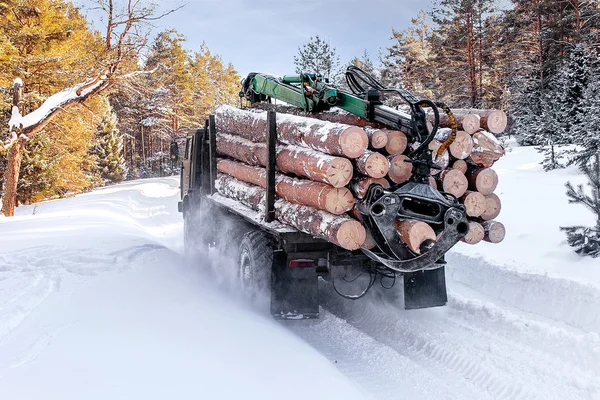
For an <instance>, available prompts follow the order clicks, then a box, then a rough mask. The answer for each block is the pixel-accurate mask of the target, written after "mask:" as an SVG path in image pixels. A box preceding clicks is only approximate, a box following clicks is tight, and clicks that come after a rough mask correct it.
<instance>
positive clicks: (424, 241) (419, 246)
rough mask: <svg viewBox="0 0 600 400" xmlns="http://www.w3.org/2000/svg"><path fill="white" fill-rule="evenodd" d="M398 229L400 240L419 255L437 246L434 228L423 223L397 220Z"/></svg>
mask: <svg viewBox="0 0 600 400" xmlns="http://www.w3.org/2000/svg"><path fill="white" fill-rule="evenodd" d="M396 229H397V230H398V233H399V234H400V240H402V242H404V244H406V246H407V247H408V248H409V249H411V250H412V251H413V252H415V253H417V254H421V252H425V251H427V250H428V249H429V248H430V247H431V246H433V244H435V240H436V236H435V232H434V230H433V228H432V227H431V226H429V225H428V224H427V223H425V222H423V221H415V220H410V219H405V220H401V219H396Z"/></svg>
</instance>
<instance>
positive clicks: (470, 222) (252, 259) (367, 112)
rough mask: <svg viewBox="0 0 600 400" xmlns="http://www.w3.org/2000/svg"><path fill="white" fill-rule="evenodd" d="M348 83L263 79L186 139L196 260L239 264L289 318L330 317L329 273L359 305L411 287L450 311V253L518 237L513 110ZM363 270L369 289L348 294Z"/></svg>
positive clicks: (188, 242)
mask: <svg viewBox="0 0 600 400" xmlns="http://www.w3.org/2000/svg"><path fill="white" fill-rule="evenodd" d="M346 78H347V82H348V86H349V89H348V90H340V89H338V88H336V87H335V86H333V85H331V84H329V83H328V82H327V80H324V79H322V78H321V77H320V76H319V75H316V74H301V75H299V76H291V77H290V76H284V77H283V78H274V77H271V76H268V75H264V74H257V73H252V74H250V75H249V76H248V77H247V78H246V79H245V80H244V81H243V84H242V90H241V92H240V97H241V98H242V99H243V100H244V101H245V102H246V103H247V104H246V106H245V107H233V106H226V105H223V106H219V107H217V109H216V111H215V113H214V114H212V115H210V116H209V118H208V120H207V121H206V123H205V125H204V127H201V128H199V129H195V130H194V131H193V132H192V133H191V134H190V135H189V136H188V137H187V139H186V144H185V152H184V156H183V161H182V168H181V176H180V179H181V185H180V186H181V201H180V203H179V210H180V211H181V212H182V213H183V219H184V241H185V248H186V252H188V253H194V252H196V251H204V250H206V249H208V248H209V247H216V248H217V249H219V250H220V251H221V252H223V253H224V254H226V255H229V256H233V258H234V259H235V262H236V270H237V276H238V277H239V279H240V282H241V286H242V288H244V290H259V291H261V292H262V293H266V294H268V295H269V296H270V308H271V314H272V315H273V316H274V317H275V318H298V319H299V318H315V317H318V313H319V302H318V301H319V296H318V291H319V279H320V278H321V279H323V280H325V281H328V282H330V283H331V285H329V287H331V288H332V289H333V290H335V291H336V292H337V293H338V294H340V295H341V296H343V297H346V298H349V299H359V298H361V297H363V296H364V295H365V294H366V293H367V292H368V291H369V289H370V288H371V287H372V286H373V285H374V284H375V282H378V281H379V282H381V283H382V286H384V287H386V288H389V287H391V286H394V285H393V283H395V282H402V283H401V286H402V287H403V289H404V290H403V299H404V307H405V308H406V309H419V308H426V307H436V306H443V305H445V304H446V302H447V295H446V284H445V275H444V274H445V269H444V265H445V259H444V255H445V253H446V252H447V251H448V250H449V249H450V248H452V247H453V246H454V245H455V244H456V243H457V242H459V241H461V240H462V241H463V242H465V243H468V244H476V243H478V242H481V241H484V240H485V241H487V242H492V243H498V242H500V241H502V239H503V238H504V234H505V231H504V226H503V225H502V224H501V223H500V222H498V221H495V218H496V217H497V216H498V214H499V212H500V200H499V198H498V196H496V195H495V194H494V193H493V192H494V189H495V188H496V185H497V183H498V177H497V174H496V173H495V172H494V171H493V170H492V169H491V168H490V167H491V165H492V164H493V163H494V162H495V161H496V160H498V159H499V158H500V156H502V154H503V149H502V147H501V146H500V144H499V143H498V141H497V140H496V139H495V137H494V135H493V134H492V133H499V132H502V131H503V130H504V128H505V127H506V116H505V114H504V113H502V112H498V111H495V110H459V111H457V112H455V113H453V112H452V111H451V110H450V109H449V108H448V107H447V106H446V105H444V104H442V103H434V102H431V101H429V100H422V99H417V98H415V97H414V96H412V95H411V94H410V93H408V92H406V91H404V90H401V89H393V90H392V89H388V88H384V87H383V86H382V85H381V84H380V83H379V82H377V81H376V80H375V79H373V77H371V76H369V75H367V74H365V73H364V72H363V71H361V70H360V69H358V68H355V67H350V68H349V69H348V71H347V72H346ZM361 82H362V85H364V84H366V86H367V87H366V88H365V87H363V86H362V85H361ZM389 96H398V97H399V98H400V99H401V100H403V101H404V102H405V103H406V108H405V109H400V108H391V107H388V106H386V105H384V100H385V99H386V98H389ZM273 100H281V101H282V102H285V103H286V104H287V105H284V106H282V105H274V104H272V101H273ZM459 128H460V129H459ZM361 275H364V276H367V277H368V279H366V280H360V281H358V282H359V283H358V285H363V286H361V287H360V289H359V290H357V291H352V292H344V291H343V290H341V289H340V283H341V282H342V281H343V282H345V283H347V282H349V281H352V280H354V279H355V277H358V276H361ZM378 278H379V280H378ZM397 278H398V280H397ZM384 279H387V280H388V281H387V282H391V284H387V285H384V284H383V280H384ZM398 286H400V284H398V285H396V287H398Z"/></svg>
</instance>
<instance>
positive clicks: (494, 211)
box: [481, 193, 502, 221]
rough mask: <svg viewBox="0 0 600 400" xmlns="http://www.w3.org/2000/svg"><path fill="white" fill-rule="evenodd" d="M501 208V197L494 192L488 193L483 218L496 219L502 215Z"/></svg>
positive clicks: (486, 219)
mask: <svg viewBox="0 0 600 400" xmlns="http://www.w3.org/2000/svg"><path fill="white" fill-rule="evenodd" d="M501 209H502V203H501V202H500V198H499V197H498V196H496V195H495V194H494V193H492V194H488V195H487V196H485V211H484V212H483V214H481V219H483V220H485V221H490V220H492V219H495V218H496V217H498V215H500V210H501Z"/></svg>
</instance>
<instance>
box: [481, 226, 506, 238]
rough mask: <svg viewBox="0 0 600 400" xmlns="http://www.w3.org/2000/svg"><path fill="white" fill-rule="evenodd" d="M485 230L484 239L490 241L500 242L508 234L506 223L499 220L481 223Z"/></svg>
mask: <svg viewBox="0 0 600 400" xmlns="http://www.w3.org/2000/svg"><path fill="white" fill-rule="evenodd" d="M481 226H483V229H484V230H485V236H484V238H483V240H485V241H486V242H490V243H500V242H501V241H503V240H504V237H505V236H506V228H505V227H504V224H502V223H501V222H498V221H485V222H483V223H482V224H481Z"/></svg>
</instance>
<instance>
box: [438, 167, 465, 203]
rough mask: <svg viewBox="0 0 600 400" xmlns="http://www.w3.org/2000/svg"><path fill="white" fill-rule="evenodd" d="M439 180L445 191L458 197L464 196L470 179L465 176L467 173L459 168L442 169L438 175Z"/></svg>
mask: <svg viewBox="0 0 600 400" xmlns="http://www.w3.org/2000/svg"><path fill="white" fill-rule="evenodd" d="M438 181H439V186H440V187H441V188H442V191H443V192H446V193H450V194H452V195H454V196H456V197H457V198H460V197H462V195H464V194H465V192H466V191H467V189H468V187H469V181H468V180H467V178H466V177H465V174H463V173H462V172H460V171H459V170H457V169H447V170H444V171H442V173H441V174H440V175H439V177H438Z"/></svg>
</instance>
